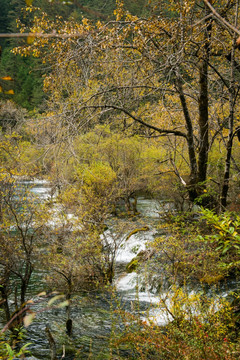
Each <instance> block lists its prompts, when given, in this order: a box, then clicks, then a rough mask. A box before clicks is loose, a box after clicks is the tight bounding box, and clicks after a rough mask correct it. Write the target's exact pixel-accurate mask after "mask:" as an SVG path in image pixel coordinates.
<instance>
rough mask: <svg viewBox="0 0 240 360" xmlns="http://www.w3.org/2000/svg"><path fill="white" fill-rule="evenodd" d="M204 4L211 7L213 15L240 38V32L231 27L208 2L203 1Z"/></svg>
mask: <svg viewBox="0 0 240 360" xmlns="http://www.w3.org/2000/svg"><path fill="white" fill-rule="evenodd" d="M203 1H204V3H205V4H206V5H207V6H208V7H209V9H210V10H211V12H212V13H213V15H214V16H215V17H216V18H217V19H218V20H219V21H220V22H221V23H222V24H223V25H224V26H225V27H227V28H228V29H231V30H232V31H233V32H235V33H237V34H238V35H239V36H240V30H238V29H237V28H236V27H235V26H233V25H231V24H230V23H229V22H228V21H227V20H225V19H224V18H223V17H222V16H221V15H220V14H219V13H218V12H217V11H216V10H215V9H214V7H213V6H212V5H211V4H210V2H209V1H208V0H203Z"/></svg>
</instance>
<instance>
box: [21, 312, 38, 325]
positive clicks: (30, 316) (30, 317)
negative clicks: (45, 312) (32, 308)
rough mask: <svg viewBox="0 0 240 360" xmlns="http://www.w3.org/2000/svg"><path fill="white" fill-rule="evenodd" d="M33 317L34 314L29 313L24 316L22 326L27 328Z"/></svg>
mask: <svg viewBox="0 0 240 360" xmlns="http://www.w3.org/2000/svg"><path fill="white" fill-rule="evenodd" d="M35 316H36V313H31V314H29V315H26V316H24V318H23V323H24V326H25V327H28V326H29V325H30V324H31V323H32V321H33V319H34V318H35Z"/></svg>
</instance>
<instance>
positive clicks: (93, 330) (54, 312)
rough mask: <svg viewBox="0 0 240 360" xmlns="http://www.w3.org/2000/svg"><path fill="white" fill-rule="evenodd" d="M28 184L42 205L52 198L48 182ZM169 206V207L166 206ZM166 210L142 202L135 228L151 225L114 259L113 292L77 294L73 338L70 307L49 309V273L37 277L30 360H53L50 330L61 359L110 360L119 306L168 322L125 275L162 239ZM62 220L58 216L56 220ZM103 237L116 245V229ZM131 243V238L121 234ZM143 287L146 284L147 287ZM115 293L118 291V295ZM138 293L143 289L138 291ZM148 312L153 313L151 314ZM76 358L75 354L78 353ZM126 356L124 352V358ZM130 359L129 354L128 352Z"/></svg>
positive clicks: (150, 295)
mask: <svg viewBox="0 0 240 360" xmlns="http://www.w3.org/2000/svg"><path fill="white" fill-rule="evenodd" d="M22 185H23V186H27V187H29V188H30V191H31V192H32V193H33V194H34V195H36V196H37V197H38V198H39V199H40V200H41V201H45V200H48V199H49V198H50V197H51V188H50V187H49V185H48V183H47V182H45V181H39V180H36V181H26V182H22ZM167 206H168V207H169V204H168V205H167ZM164 210H166V209H164V206H163V205H162V204H161V203H159V202H157V201H156V200H153V199H146V198H144V197H139V198H138V212H139V214H140V215H138V216H137V220H136V228H137V227H139V224H141V226H143V225H142V224H144V225H146V224H147V225H148V229H147V230H146V231H140V232H138V233H136V234H132V235H131V236H130V237H129V238H128V239H127V241H122V242H121V246H119V249H118V251H117V255H116V259H115V268H116V270H115V276H114V280H113V285H112V287H111V288H109V289H106V290H104V291H102V292H91V293H81V292H79V293H77V294H75V295H74V296H73V299H72V303H71V319H72V320H73V331H72V335H71V337H69V336H68V335H67V334H66V327H65V323H66V319H67V315H66V308H65V307H63V308H58V307H55V306H54V305H55V304H53V305H51V306H50V308H49V305H48V304H49V299H50V298H51V297H52V295H50V297H48V296H47V297H46V296H45V295H44V296H43V295H38V294H39V293H41V292H44V291H45V290H46V288H47V285H46V284H45V283H44V280H43V278H44V275H45V272H44V269H43V270H42V271H40V272H38V273H34V274H33V275H32V279H31V283H30V286H29V291H28V298H31V299H32V300H33V305H31V310H32V311H34V312H35V313H36V317H35V318H34V320H33V322H32V323H31V325H30V326H28V328H27V332H26V337H27V338H26V339H25V342H29V343H30V345H29V347H28V348H29V350H30V352H31V356H28V357H27V359H28V360H37V359H39V360H40V359H42V360H43V359H46V360H47V359H50V346H49V342H48V339H47V335H46V331H45V329H46V327H48V328H49V329H50V330H51V333H52V335H53V337H54V339H55V342H56V346H57V353H58V356H59V358H64V359H69V360H70V359H87V358H89V356H93V358H94V359H106V358H107V354H108V352H109V338H110V335H111V333H112V331H113V327H114V329H115V330H114V331H117V332H118V331H119V332H121V321H120V319H118V318H117V317H116V315H115V313H114V309H115V308H118V309H120V308H122V309H124V310H125V311H129V312H132V313H141V315H140V316H141V319H143V320H144V319H145V318H146V316H151V315H150V314H151V313H152V319H154V321H156V323H158V324H165V323H166V321H167V319H166V318H164V316H163V314H160V313H158V311H156V306H157V304H158V303H159V296H158V295H157V291H156V289H153V288H152V287H151V286H150V285H149V284H147V282H146V278H145V277H144V279H143V278H142V276H140V275H139V274H137V273H136V272H135V271H133V272H131V273H127V272H126V265H127V264H128V263H129V262H130V261H131V260H132V259H133V258H135V257H136V255H137V254H138V253H139V252H140V251H145V250H146V244H147V243H148V242H151V241H152V240H153V239H154V237H155V236H157V230H156V225H157V223H158V221H159V216H160V215H159V214H161V213H162V212H163V211H164ZM56 221H57V218H56ZM133 221H135V220H133ZM104 236H105V237H106V238H107V239H108V241H109V242H111V236H112V235H111V228H109V229H108V230H106V232H105V234H104ZM122 236H123V237H125V239H126V234H123V235H122ZM143 284H144V285H143ZM113 289H114V291H113ZM136 289H138V290H136ZM147 314H148V315H147ZM76 349H77V355H73V354H74V353H76ZM122 356H123V357H124V353H123V354H122ZM126 358H127V353H126Z"/></svg>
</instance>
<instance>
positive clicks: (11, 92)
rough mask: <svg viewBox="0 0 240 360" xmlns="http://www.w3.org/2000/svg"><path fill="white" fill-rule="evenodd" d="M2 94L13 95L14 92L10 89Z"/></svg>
mask: <svg viewBox="0 0 240 360" xmlns="http://www.w3.org/2000/svg"><path fill="white" fill-rule="evenodd" d="M4 94H7V95H13V94H14V90H13V89H10V90H7V91H4Z"/></svg>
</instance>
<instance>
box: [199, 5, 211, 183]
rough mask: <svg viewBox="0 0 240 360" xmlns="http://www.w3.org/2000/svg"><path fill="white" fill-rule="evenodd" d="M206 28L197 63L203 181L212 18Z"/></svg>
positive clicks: (203, 175)
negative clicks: (200, 56)
mask: <svg viewBox="0 0 240 360" xmlns="http://www.w3.org/2000/svg"><path fill="white" fill-rule="evenodd" d="M205 11H206V16H208V15H209V14H210V10H209V9H208V8H207V6H205ZM205 25H206V30H205V33H204V47H203V54H202V59H201V61H200V65H199V86H200V93H199V120H198V124H199V153H198V181H199V182H200V183H203V182H205V181H206V178H207V163H208V150H209V141H208V127H209V119H208V118H209V115H208V106H209V94H208V63H209V54H210V41H211V31H212V19H211V18H210V19H209V18H208V19H207V20H206V22H205Z"/></svg>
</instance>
